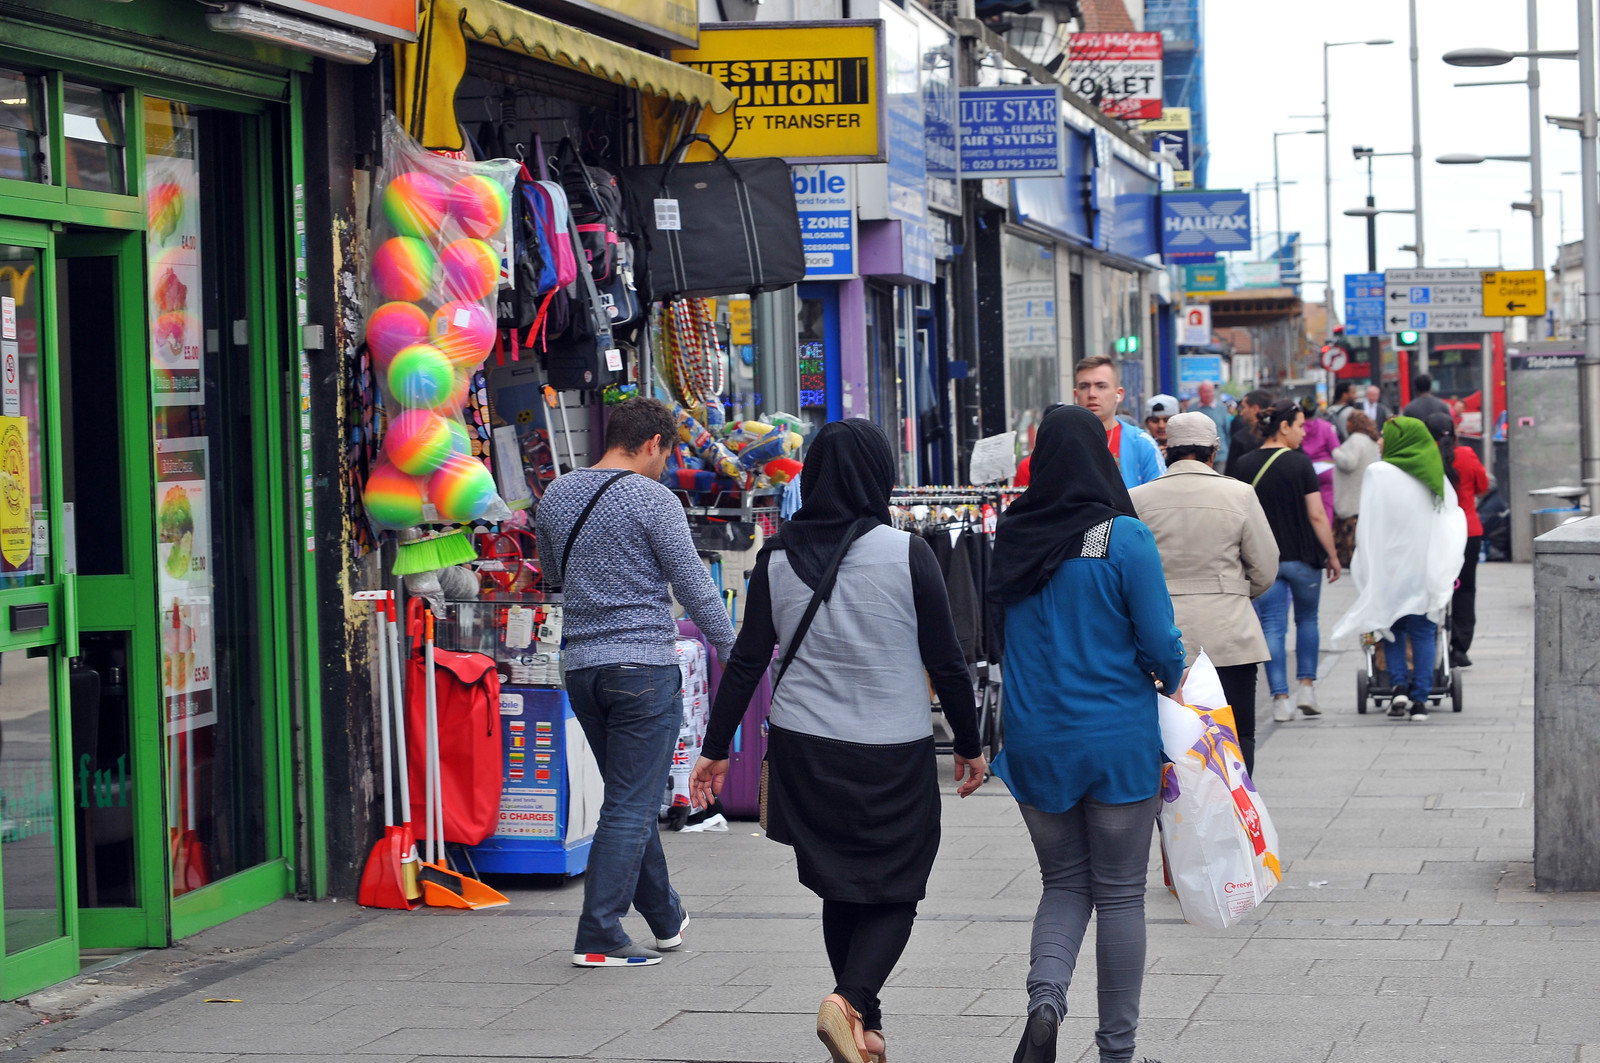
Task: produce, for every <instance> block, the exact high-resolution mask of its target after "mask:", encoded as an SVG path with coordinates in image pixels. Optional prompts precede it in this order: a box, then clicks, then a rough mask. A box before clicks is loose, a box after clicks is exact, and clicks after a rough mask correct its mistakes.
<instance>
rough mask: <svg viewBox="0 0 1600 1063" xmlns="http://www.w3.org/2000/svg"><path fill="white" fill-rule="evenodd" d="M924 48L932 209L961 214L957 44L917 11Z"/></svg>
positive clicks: (914, 11)
mask: <svg viewBox="0 0 1600 1063" xmlns="http://www.w3.org/2000/svg"><path fill="white" fill-rule="evenodd" d="M908 10H910V12H911V14H912V15H913V16H914V17H915V20H916V23H917V30H918V34H919V36H920V38H921V44H922V131H923V135H922V144H923V155H924V157H925V158H926V161H927V167H928V206H930V207H933V208H934V209H936V210H942V211H945V212H946V213H949V214H960V213H961V148H960V140H959V137H960V130H959V128H958V124H959V120H958V117H957V101H958V100H959V98H960V96H959V93H960V90H959V88H958V87H957V85H956V67H955V61H956V42H955V37H954V36H952V35H951V33H950V31H949V30H947V29H945V28H944V27H943V26H941V25H939V24H938V23H937V22H935V21H934V20H933V19H931V18H929V17H928V16H927V15H925V14H923V13H922V12H921V11H920V10H918V9H916V8H909V9H908Z"/></svg>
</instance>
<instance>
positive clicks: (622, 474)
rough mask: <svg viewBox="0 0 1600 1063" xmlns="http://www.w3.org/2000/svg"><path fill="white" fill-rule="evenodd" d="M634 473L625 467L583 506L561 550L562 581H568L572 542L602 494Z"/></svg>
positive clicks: (576, 539)
mask: <svg viewBox="0 0 1600 1063" xmlns="http://www.w3.org/2000/svg"><path fill="white" fill-rule="evenodd" d="M633 475H634V472H633V470H632V469H623V470H622V471H621V472H619V473H617V474H616V475H615V476H613V477H612V478H611V479H609V480H607V481H606V482H605V483H603V484H601V485H600V490H598V491H596V492H595V493H594V497H593V498H591V499H589V504H588V505H587V506H584V507H583V512H582V513H579V514H578V520H577V522H576V523H574V524H573V525H572V531H570V532H568V533H567V545H566V548H565V549H563V550H562V551H561V582H562V583H563V584H565V583H566V582H567V559H568V558H569V557H571V556H572V544H573V543H575V542H577V541H578V533H579V532H581V531H582V530H583V526H584V524H585V523H587V522H588V520H589V514H591V513H593V512H594V507H595V505H596V504H598V503H599V501H600V496H601V495H603V494H605V493H606V492H607V491H609V490H611V485H612V484H614V483H616V482H617V481H618V480H621V479H623V478H624V477H627V476H633Z"/></svg>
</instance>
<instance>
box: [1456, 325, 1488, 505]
mask: <svg viewBox="0 0 1600 1063" xmlns="http://www.w3.org/2000/svg"><path fill="white" fill-rule="evenodd" d="M1479 370H1480V372H1482V374H1483V390H1482V391H1480V392H1479V403H1478V409H1479V411H1480V413H1481V416H1482V418H1483V421H1482V423H1483V429H1482V431H1483V439H1482V440H1481V445H1482V447H1483V467H1484V468H1485V469H1488V470H1489V472H1490V474H1491V475H1492V474H1493V473H1494V333H1492V332H1485V333H1484V334H1483V352H1482V356H1481V357H1480V358H1479ZM1476 504H1477V500H1476V499H1470V500H1468V501H1467V502H1463V503H1462V505H1476Z"/></svg>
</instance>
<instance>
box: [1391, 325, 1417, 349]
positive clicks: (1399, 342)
mask: <svg viewBox="0 0 1600 1063" xmlns="http://www.w3.org/2000/svg"><path fill="white" fill-rule="evenodd" d="M1395 339H1396V344H1395V345H1396V346H1398V347H1415V346H1416V345H1417V341H1418V340H1420V339H1422V333H1420V332H1418V331H1416V330H1415V329H1406V330H1405V331H1404V332H1402V333H1400V335H1398V336H1397V337H1395Z"/></svg>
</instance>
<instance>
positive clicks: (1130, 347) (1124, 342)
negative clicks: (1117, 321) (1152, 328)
mask: <svg viewBox="0 0 1600 1063" xmlns="http://www.w3.org/2000/svg"><path fill="white" fill-rule="evenodd" d="M1117 353H1118V354H1138V353H1139V337H1138V336H1118V337H1117Z"/></svg>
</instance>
